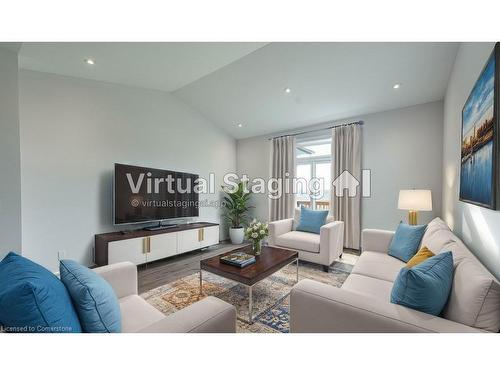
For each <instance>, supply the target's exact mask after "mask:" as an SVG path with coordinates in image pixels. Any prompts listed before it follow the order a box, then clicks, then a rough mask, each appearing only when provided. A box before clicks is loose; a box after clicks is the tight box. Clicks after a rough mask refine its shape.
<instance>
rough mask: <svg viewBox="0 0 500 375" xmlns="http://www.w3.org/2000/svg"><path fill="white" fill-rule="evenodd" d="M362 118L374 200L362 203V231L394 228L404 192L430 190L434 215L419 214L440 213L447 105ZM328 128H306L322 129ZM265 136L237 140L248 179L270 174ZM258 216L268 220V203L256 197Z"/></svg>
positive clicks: (422, 217)
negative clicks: (401, 193)
mask: <svg viewBox="0 0 500 375" xmlns="http://www.w3.org/2000/svg"><path fill="white" fill-rule="evenodd" d="M359 119H362V120H364V122H365V125H364V128H363V151H362V152H363V158H362V167H363V168H366V169H371V173H372V191H371V192H372V196H371V197H370V198H363V201H362V227H363V228H380V229H394V228H395V227H396V225H397V223H398V222H399V221H400V220H406V217H407V213H406V212H404V211H399V210H398V209H397V200H398V193H399V190H400V189H411V188H420V189H431V190H432V194H433V206H434V207H433V209H434V210H433V212H422V213H420V217H419V220H420V221H421V222H424V223H426V222H428V221H430V220H431V219H432V218H434V217H435V216H439V215H441V186H442V170H441V160H442V142H443V102H441V101H440V102H433V103H427V104H421V105H417V106H413V107H408V108H403V109H398V110H393V111H387V112H381V113H374V114H369V115H364V116H359V117H357V118H355V119H346V120H345V121H351V120H352V121H354V120H359ZM336 122H337V121H336ZM325 126H327V124H320V125H315V126H311V127H309V128H304V129H301V130H305V129H316V128H318V129H320V128H322V127H325ZM268 138H269V137H268V136H266V137H254V138H248V139H243V140H239V141H238V148H237V166H238V172H239V173H247V174H248V175H249V176H250V178H252V177H264V178H267V177H268V176H269V157H270V148H269V142H268ZM253 203H254V204H255V205H256V209H255V211H254V215H255V216H257V217H259V218H262V219H265V220H267V219H268V200H267V199H266V198H265V197H264V196H263V195H260V196H255V197H254V199H253Z"/></svg>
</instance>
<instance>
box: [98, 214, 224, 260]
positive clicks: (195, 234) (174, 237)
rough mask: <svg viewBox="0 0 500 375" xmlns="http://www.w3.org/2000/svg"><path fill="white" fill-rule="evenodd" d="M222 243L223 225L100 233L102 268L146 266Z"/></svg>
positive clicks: (183, 225)
mask: <svg viewBox="0 0 500 375" xmlns="http://www.w3.org/2000/svg"><path fill="white" fill-rule="evenodd" d="M218 243H219V224H216V223H206V222H200V223H192V224H179V225H177V226H175V227H172V228H165V229H160V230H156V231H146V230H137V231H132V232H113V233H104V234H96V236H95V263H96V264H97V265H98V266H104V265H107V264H113V263H118V262H123V261H130V262H132V263H134V264H144V263H148V262H153V261H155V260H159V259H163V258H168V257H171V256H174V255H178V254H182V253H187V252H189V251H193V250H197V249H201V248H204V247H207V246H212V245H216V244H218Z"/></svg>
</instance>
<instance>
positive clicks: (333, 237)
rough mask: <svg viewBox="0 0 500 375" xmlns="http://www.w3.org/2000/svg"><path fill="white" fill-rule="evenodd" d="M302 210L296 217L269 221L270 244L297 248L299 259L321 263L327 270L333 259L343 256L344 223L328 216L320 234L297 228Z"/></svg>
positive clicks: (297, 211)
mask: <svg viewBox="0 0 500 375" xmlns="http://www.w3.org/2000/svg"><path fill="white" fill-rule="evenodd" d="M299 217H300V211H299V210H295V217H294V218H291V219H284V220H278V221H272V222H270V223H269V245H271V246H277V247H283V248H285V249H292V250H296V251H298V253H299V259H301V260H305V261H308V262H312V263H316V264H321V265H323V267H324V270H325V271H328V267H329V266H330V264H332V263H333V261H334V260H335V259H337V258H339V257H341V256H342V251H343V244H344V223H343V222H342V221H334V220H333V218H332V217H328V218H327V221H326V224H325V225H323V226H322V227H321V229H320V234H316V233H308V232H300V231H296V230H295V226H296V225H297V222H298V221H299Z"/></svg>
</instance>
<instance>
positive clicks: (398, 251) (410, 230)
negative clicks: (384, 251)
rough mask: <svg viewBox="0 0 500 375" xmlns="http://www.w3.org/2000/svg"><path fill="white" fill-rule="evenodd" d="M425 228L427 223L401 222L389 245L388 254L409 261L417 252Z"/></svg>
mask: <svg viewBox="0 0 500 375" xmlns="http://www.w3.org/2000/svg"><path fill="white" fill-rule="evenodd" d="M425 228H427V225H408V224H404V223H399V225H398V228H397V229H396V233H394V237H392V241H391V244H390V245H389V252H388V254H389V255H391V256H393V257H395V258H398V259H400V260H402V261H403V262H405V263H406V262H408V261H409V260H410V259H411V258H412V257H413V256H414V255H415V254H416V253H417V251H418V247H419V245H420V241H422V237H423V236H424V232H425Z"/></svg>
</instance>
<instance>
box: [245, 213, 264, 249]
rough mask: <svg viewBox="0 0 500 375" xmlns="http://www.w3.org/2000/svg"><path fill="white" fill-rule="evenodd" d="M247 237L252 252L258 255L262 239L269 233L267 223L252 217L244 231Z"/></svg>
mask: <svg viewBox="0 0 500 375" xmlns="http://www.w3.org/2000/svg"><path fill="white" fill-rule="evenodd" d="M245 234H246V236H247V238H248V239H249V240H250V241H252V245H253V252H254V254H255V255H260V253H261V251H262V240H263V239H264V238H266V237H267V236H268V235H269V225H268V224H267V223H266V224H263V223H261V222H260V221H257V219H253V220H252V222H251V223H250V225H249V226H248V228H247V230H246V232H245Z"/></svg>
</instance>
